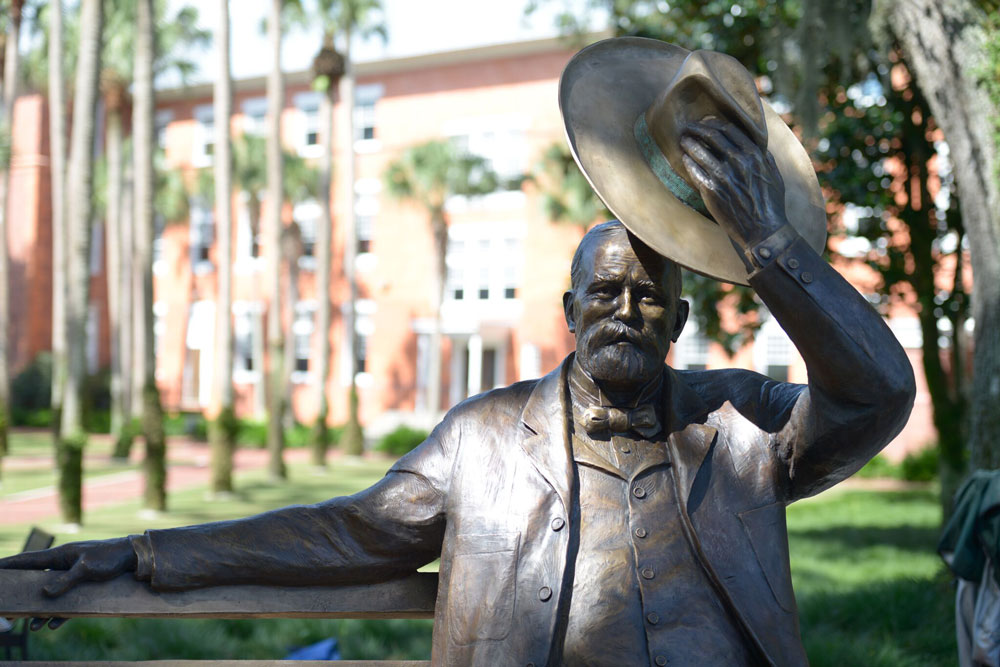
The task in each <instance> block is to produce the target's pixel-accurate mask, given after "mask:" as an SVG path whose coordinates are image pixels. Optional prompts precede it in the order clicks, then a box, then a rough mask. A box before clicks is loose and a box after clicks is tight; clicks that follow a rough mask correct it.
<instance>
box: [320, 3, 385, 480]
mask: <svg viewBox="0 0 1000 667" xmlns="http://www.w3.org/2000/svg"><path fill="white" fill-rule="evenodd" d="M381 14H382V2H381V0H317V2H316V7H315V18H316V19H318V20H319V21H320V22H321V24H322V26H323V42H322V44H321V46H320V50H319V52H318V53H317V54H316V57H315V59H314V60H313V74H314V80H313V88H314V89H316V90H320V91H322V92H323V96H322V97H321V98H320V107H319V118H320V128H319V136H320V145H321V146H323V152H322V154H321V157H320V194H319V199H320V206H321V212H320V219H319V221H318V227H317V229H316V247H317V248H318V249H319V255H318V257H317V263H316V270H317V276H319V277H320V279H319V280H317V295H316V298H317V300H318V302H319V303H318V308H317V313H316V316H317V330H318V331H320V332H321V334H320V340H321V341H322V343H321V347H320V357H319V368H318V369H317V373H316V376H317V377H316V389H317V394H318V403H319V413H318V415H317V417H316V423H315V426H314V428H313V433H312V452H313V456H312V459H313V463H314V464H315V465H319V466H322V465H324V464H325V460H326V451H327V449H328V447H329V437H330V436H329V430H328V429H327V423H326V422H327V418H328V417H329V411H330V404H329V398H328V396H327V392H326V385H327V378H328V377H329V375H330V334H329V332H330V322H331V306H332V304H331V301H330V271H331V265H332V261H331V259H332V258H331V251H332V245H331V237H332V233H331V232H332V228H333V224H332V218H331V214H330V181H331V178H332V164H331V162H332V159H331V158H332V155H331V152H330V151H331V147H332V141H331V140H332V135H333V95H334V92H335V91H336V89H337V86H338V84H339V86H340V89H341V93H340V94H341V99H342V100H343V101H344V107H345V108H346V109H347V123H346V125H345V128H344V132H345V134H346V137H345V141H344V146H346V147H347V151H348V154H347V161H346V164H345V167H346V169H345V179H344V181H345V188H346V190H347V192H346V195H345V200H344V201H345V203H346V204H347V210H348V215H347V239H346V246H345V248H346V249H345V252H344V273H345V274H346V275H347V279H348V284H349V286H350V296H349V301H350V303H349V308H348V312H347V317H346V322H345V324H346V327H345V336H346V339H345V348H346V349H348V350H353V349H354V335H355V332H354V302H355V300H356V298H357V282H356V281H355V276H354V257H355V255H356V253H357V242H356V240H355V237H356V233H357V229H356V225H357V222H356V219H355V215H354V166H355V165H354V113H353V109H354V71H353V69H352V67H351V39H352V37H353V36H354V35H360V36H362V37H368V36H371V35H379V36H381V37H382V38H383V39H385V37H386V29H385V23H384V22H383V20H382V15H381ZM311 18H312V17H310V19H305V17H302V18H301V19H300V20H303V21H305V20H311ZM338 38H339V39H340V41H341V51H339V52H338V51H337V49H336V41H337V40H338ZM347 358H348V363H349V364H350V369H349V372H350V376H351V400H350V410H349V415H348V421H347V428H346V430H345V433H344V436H343V444H344V449H345V450H346V451H347V452H348V453H353V454H360V453H361V448H362V442H363V436H362V433H361V426H360V422H359V420H358V412H357V389H356V387H355V386H354V376H355V374H356V368H355V355H354V354H353V353H352V354H349V355H348V357H347Z"/></svg>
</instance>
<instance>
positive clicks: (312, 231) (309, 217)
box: [247, 199, 323, 271]
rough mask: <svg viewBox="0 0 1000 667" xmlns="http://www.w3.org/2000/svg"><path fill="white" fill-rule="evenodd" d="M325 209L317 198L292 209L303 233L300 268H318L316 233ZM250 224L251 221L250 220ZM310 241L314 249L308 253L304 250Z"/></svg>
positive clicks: (308, 269) (293, 215)
mask: <svg viewBox="0 0 1000 667" xmlns="http://www.w3.org/2000/svg"><path fill="white" fill-rule="evenodd" d="M322 214H323V211H322V209H321V207H320V204H319V202H318V201H316V200H315V199H307V200H306V201H302V202H299V203H298V204H296V205H295V207H294V208H293V210H292V219H293V220H295V222H296V224H298V226H299V233H300V234H301V235H302V246H303V254H302V256H301V257H299V268H300V269H303V270H305V271H315V270H316V252H317V250H318V248H317V247H316V235H317V231H318V227H319V219H320V217H321V216H322ZM247 224H248V226H249V221H248V223H247ZM307 241H310V242H311V244H312V248H313V251H312V253H311V254H309V255H306V254H305V252H304V249H305V246H306V242H307Z"/></svg>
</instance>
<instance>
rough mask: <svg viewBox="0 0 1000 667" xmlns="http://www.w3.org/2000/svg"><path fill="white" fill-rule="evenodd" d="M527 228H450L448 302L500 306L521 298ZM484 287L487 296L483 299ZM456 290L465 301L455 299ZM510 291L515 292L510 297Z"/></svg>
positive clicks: (512, 225)
mask: <svg viewBox="0 0 1000 667" xmlns="http://www.w3.org/2000/svg"><path fill="white" fill-rule="evenodd" d="M524 231H525V230H524V225H523V224H518V223H504V224H496V223H480V222H477V223H456V224H453V225H451V226H450V227H449V228H448V253H447V255H446V256H445V264H446V266H447V268H448V275H447V276H446V278H445V285H446V290H445V302H446V303H452V304H459V303H463V302H464V303H498V302H514V301H517V300H519V299H520V293H519V291H520V289H521V286H522V282H523V279H524V278H523V276H524ZM484 288H485V290H486V292H487V296H486V297H485V298H484V297H483V296H481V293H482V290H483V289H484ZM457 289H461V290H462V298H455V293H456V290H457ZM508 290H513V295H512V296H509V295H508V294H509V292H508Z"/></svg>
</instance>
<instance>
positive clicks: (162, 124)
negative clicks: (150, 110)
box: [153, 109, 174, 149]
mask: <svg viewBox="0 0 1000 667" xmlns="http://www.w3.org/2000/svg"><path fill="white" fill-rule="evenodd" d="M173 119H174V112H172V111H170V110H169V109H163V110H161V111H157V112H156V117H155V119H154V120H153V134H154V136H155V138H156V146H157V147H158V148H161V149H166V147H167V126H168V125H170V122H171V121H172V120H173Z"/></svg>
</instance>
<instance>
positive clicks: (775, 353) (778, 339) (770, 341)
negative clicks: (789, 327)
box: [753, 316, 794, 382]
mask: <svg viewBox="0 0 1000 667" xmlns="http://www.w3.org/2000/svg"><path fill="white" fill-rule="evenodd" d="M793 350H794V346H793V345H792V341H791V340H790V339H789V338H788V334H786V333H785V331H784V329H782V328H781V325H780V324H778V321H777V320H776V319H774V318H773V317H770V316H769V317H768V319H767V320H766V321H765V322H764V324H763V325H761V328H760V331H759V332H758V333H757V338H756V340H755V341H754V347H753V360H754V367H755V369H756V370H757V371H758V372H759V373H763V374H764V375H767V376H768V377H770V378H771V379H772V380H778V381H779V382H788V370H789V368H790V366H791V364H792V359H793V358H794V355H793Z"/></svg>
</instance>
